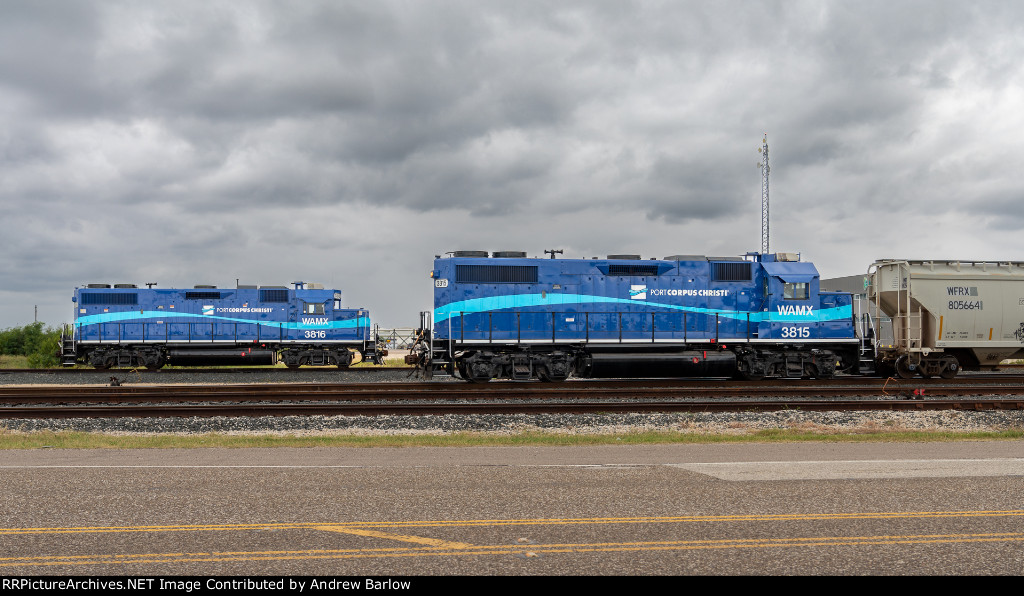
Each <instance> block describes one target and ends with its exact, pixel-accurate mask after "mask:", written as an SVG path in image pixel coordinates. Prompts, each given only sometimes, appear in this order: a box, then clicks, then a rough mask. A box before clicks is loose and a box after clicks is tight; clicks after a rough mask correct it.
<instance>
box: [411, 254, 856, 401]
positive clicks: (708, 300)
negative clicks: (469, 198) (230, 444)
mask: <svg viewBox="0 0 1024 596" xmlns="http://www.w3.org/2000/svg"><path fill="white" fill-rule="evenodd" d="M451 254H452V255H453V256H450V257H446V258H437V259H435V261H434V268H433V271H432V272H431V277H432V278H433V281H434V310H433V313H430V314H429V315H427V314H424V315H423V316H422V317H421V318H422V321H421V323H422V326H423V327H424V331H423V333H422V334H421V336H420V338H419V341H418V342H417V345H416V346H415V347H414V350H413V354H411V355H410V356H409V358H408V361H409V362H412V363H415V364H417V365H418V366H420V367H422V369H423V370H424V371H425V372H426V373H427V374H428V375H431V374H435V373H446V374H452V375H454V374H455V372H458V374H459V375H460V376H462V377H463V378H465V379H467V380H469V381H474V382H485V381H488V380H490V379H494V378H504V379H529V378H539V379H542V380H546V381H561V380H564V379H566V378H567V377H569V376H570V375H576V376H580V377H645V376H662V377H663V376H669V377H681V376H734V375H737V376H740V377H743V378H747V379H757V378H763V377H831V376H832V375H834V374H835V373H836V372H837V371H846V372H851V371H855V369H856V368H857V365H858V360H859V358H858V352H859V340H858V338H857V337H856V334H855V331H854V324H853V312H852V305H851V304H852V297H851V295H850V294H848V293H841V292H821V291H819V276H818V271H817V269H816V268H815V267H814V265H813V264H811V263H808V262H802V261H800V259H799V256H798V255H796V254H792V253H775V254H759V253H748V254H747V255H746V256H745V257H724V258H719V257H705V256H692V255H673V256H670V257H666V258H664V259H651V260H641V259H640V257H639V256H638V255H609V256H608V258H606V259H598V258H594V259H590V260H587V259H554V254H552V258H551V259H528V258H526V254H525V253H522V252H496V253H494V254H493V255H488V253H487V252H484V251H460V252H455V253H451Z"/></svg>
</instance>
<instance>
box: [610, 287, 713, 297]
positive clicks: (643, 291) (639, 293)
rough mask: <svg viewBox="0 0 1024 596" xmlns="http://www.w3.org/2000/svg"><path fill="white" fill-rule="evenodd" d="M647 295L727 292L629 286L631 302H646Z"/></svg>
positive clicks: (709, 294)
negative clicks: (650, 288)
mask: <svg viewBox="0 0 1024 596" xmlns="http://www.w3.org/2000/svg"><path fill="white" fill-rule="evenodd" d="M648 294H650V295H651V296H728V295H729V290H708V289H703V290H676V289H652V290H648V289H647V286H629V297H630V299H632V300H646V299H647V295H648Z"/></svg>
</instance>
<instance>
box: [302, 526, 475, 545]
mask: <svg viewBox="0 0 1024 596" xmlns="http://www.w3.org/2000/svg"><path fill="white" fill-rule="evenodd" d="M316 529H317V530H325V531H328V532H341V533H344V534H354V535H356V536H369V537H371V538H387V539H388V540H399V541H402V542H412V543H415V544H426V545H427V546H435V547H438V548H459V549H461V548H472V547H473V545H472V544H468V543H466V542H449V541H447V540H439V539H437V538H424V537H422V536H405V535H402V534H390V533H388V532H377V531H375V530H363V529H359V528H347V527H345V526H318V527H317V528H316Z"/></svg>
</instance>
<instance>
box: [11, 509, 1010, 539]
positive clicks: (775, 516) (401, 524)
mask: <svg viewBox="0 0 1024 596" xmlns="http://www.w3.org/2000/svg"><path fill="white" fill-rule="evenodd" d="M1007 516H1009V517H1016V516H1024V510H1019V509H1011V510H991V511H910V512H902V513H901V512H857V513H770V514H735V515H684V516H670V517H584V518H538V519H480V520H435V521H427V520H422V521H391V522H388V521H385V522H342V523H337V522H295V523H278V522H274V523H265V524H259V523H253V524H198V525H166V526H83V527H69V528H0V536H10V535H24V534H81V533H97V532H98V533H112V532H207V531H247V530H249V531H252V530H299V529H327V528H330V529H331V531H334V532H341V531H346V530H349V529H354V530H366V529H369V528H377V529H396V528H465V527H476V526H490V527H494V526H547V525H570V524H571V525H580V524H664V523H699V522H745V521H746V522H751V521H760V522H763V521H815V520H847V519H916V518H948V517H1007Z"/></svg>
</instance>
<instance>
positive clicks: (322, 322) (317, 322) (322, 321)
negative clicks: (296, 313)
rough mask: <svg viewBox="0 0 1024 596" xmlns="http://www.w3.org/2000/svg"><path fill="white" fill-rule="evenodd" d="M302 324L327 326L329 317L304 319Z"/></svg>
mask: <svg viewBox="0 0 1024 596" xmlns="http://www.w3.org/2000/svg"><path fill="white" fill-rule="evenodd" d="M302 324H303V325H315V326H320V325H326V324H327V317H302Z"/></svg>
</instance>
